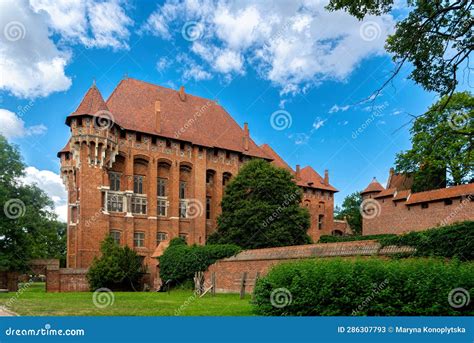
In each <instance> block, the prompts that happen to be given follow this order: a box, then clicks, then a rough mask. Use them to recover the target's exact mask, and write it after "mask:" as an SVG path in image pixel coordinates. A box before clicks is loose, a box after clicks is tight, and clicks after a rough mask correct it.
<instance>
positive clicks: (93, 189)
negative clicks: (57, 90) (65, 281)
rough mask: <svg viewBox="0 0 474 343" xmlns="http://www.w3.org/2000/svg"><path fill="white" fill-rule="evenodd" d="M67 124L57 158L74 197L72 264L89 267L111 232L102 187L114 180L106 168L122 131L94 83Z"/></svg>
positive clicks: (70, 222)
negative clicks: (68, 135) (67, 132)
mask: <svg viewBox="0 0 474 343" xmlns="http://www.w3.org/2000/svg"><path fill="white" fill-rule="evenodd" d="M66 124H67V125H68V126H69V127H70V130H71V138H70V139H69V142H68V144H67V145H66V146H65V147H64V148H63V149H62V150H61V151H60V152H59V153H58V157H59V158H60V159H61V176H62V178H63V182H64V184H65V186H66V189H67V192H68V201H69V203H68V237H67V238H68V239H67V241H68V242H67V244H68V249H67V251H68V256H67V266H68V267H70V268H85V267H88V266H89V265H90V263H91V261H92V259H93V258H94V256H96V252H97V251H98V250H99V248H100V242H101V241H102V239H103V237H105V236H106V235H107V232H108V230H109V229H108V225H107V224H108V220H106V218H105V216H106V215H107V209H106V206H104V204H106V203H107V199H106V196H107V192H106V191H107V190H106V189H105V188H106V187H104V186H103V185H108V184H109V182H108V174H107V171H106V169H107V167H111V166H112V163H113V162H114V161H115V157H116V155H117V153H118V134H119V132H118V128H117V127H116V126H115V124H114V121H113V116H112V114H111V113H110V112H109V110H108V108H107V105H106V104H105V101H104V99H103V97H102V95H101V94H100V92H99V90H98V89H97V87H96V86H95V84H94V85H92V86H91V87H90V89H89V90H88V91H87V93H86V95H85V96H84V98H83V99H82V101H81V103H80V104H79V106H78V108H77V109H76V111H74V112H73V113H71V114H70V115H69V116H68V117H67V119H66ZM104 196H105V199H104Z"/></svg>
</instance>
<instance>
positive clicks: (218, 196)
mask: <svg viewBox="0 0 474 343" xmlns="http://www.w3.org/2000/svg"><path fill="white" fill-rule="evenodd" d="M214 181H215V183H214V199H215V200H214V203H215V206H214V211H215V215H214V218H216V219H217V217H219V215H220V214H221V212H222V208H221V202H222V195H223V194H224V193H223V192H224V189H223V186H222V172H220V171H216V175H215V180H214Z"/></svg>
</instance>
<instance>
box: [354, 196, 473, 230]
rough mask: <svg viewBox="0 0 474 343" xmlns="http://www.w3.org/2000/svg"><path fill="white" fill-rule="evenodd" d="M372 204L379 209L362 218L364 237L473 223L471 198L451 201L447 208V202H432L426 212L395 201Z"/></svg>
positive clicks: (403, 201) (390, 198)
mask: <svg viewBox="0 0 474 343" xmlns="http://www.w3.org/2000/svg"><path fill="white" fill-rule="evenodd" d="M470 199H471V200H470ZM371 201H374V202H375V203H376V204H378V205H377V206H376V207H377V208H376V209H375V212H376V213H374V214H373V215H372V214H369V215H368V216H364V217H363V221H362V222H363V224H362V234H363V235H377V234H386V233H394V234H402V233H405V232H409V231H422V230H426V229H429V228H432V227H437V226H443V225H448V224H452V223H455V222H460V221H466V220H474V202H473V201H472V198H470V197H458V198H455V199H452V204H450V205H447V204H445V202H444V200H441V201H433V202H429V203H427V206H428V207H427V208H423V207H422V204H421V203H418V204H412V205H406V204H405V200H401V201H394V200H393V198H392V197H385V198H377V199H371ZM425 206H426V205H425Z"/></svg>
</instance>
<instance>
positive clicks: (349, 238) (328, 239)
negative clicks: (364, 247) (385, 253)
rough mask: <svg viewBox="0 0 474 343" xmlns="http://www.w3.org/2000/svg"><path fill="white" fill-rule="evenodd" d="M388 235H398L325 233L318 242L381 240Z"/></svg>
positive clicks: (391, 235)
mask: <svg viewBox="0 0 474 343" xmlns="http://www.w3.org/2000/svg"><path fill="white" fill-rule="evenodd" d="M386 237H396V235H394V234H385V235H368V236H330V235H323V236H321V237H319V241H318V243H337V242H352V241H367V240H371V239H375V240H379V239H382V238H386Z"/></svg>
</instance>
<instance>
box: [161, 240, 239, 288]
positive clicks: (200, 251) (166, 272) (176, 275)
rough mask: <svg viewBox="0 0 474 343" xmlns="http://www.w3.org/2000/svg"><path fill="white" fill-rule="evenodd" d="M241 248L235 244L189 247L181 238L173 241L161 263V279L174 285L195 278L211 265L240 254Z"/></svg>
mask: <svg viewBox="0 0 474 343" xmlns="http://www.w3.org/2000/svg"><path fill="white" fill-rule="evenodd" d="M240 250H241V249H240V247H238V246H236V245H233V244H214V245H213V244H210V245H204V246H202V245H191V246H188V245H186V243H184V241H182V240H180V239H179V238H174V239H172V240H171V242H170V245H169V247H168V248H167V249H166V250H165V252H164V253H163V255H162V256H160V257H159V261H160V277H161V279H162V280H163V281H164V282H166V281H168V280H172V281H173V283H174V284H176V283H181V282H184V281H185V280H190V279H192V278H193V276H194V274H195V273H196V272H199V271H205V270H206V269H207V267H209V266H210V265H211V264H213V263H214V262H216V261H217V260H220V259H222V258H225V257H229V256H232V255H235V254H237V253H238V252H240Z"/></svg>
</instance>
